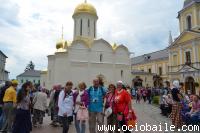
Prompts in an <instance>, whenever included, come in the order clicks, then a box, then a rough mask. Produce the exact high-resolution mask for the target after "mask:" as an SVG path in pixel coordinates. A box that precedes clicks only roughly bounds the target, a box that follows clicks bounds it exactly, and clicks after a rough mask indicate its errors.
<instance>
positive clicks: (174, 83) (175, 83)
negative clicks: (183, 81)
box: [172, 80, 179, 88]
mask: <svg viewBox="0 0 200 133" xmlns="http://www.w3.org/2000/svg"><path fill="white" fill-rule="evenodd" d="M172 85H173V87H175V88H179V81H178V80H174V81H173V83H172Z"/></svg>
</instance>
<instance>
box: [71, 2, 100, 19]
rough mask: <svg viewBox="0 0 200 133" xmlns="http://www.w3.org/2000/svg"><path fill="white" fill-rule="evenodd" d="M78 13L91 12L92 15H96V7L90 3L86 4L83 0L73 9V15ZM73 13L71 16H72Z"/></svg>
mask: <svg viewBox="0 0 200 133" xmlns="http://www.w3.org/2000/svg"><path fill="white" fill-rule="evenodd" d="M79 13H89V14H92V15H95V16H97V11H96V9H95V8H94V6H93V5H91V4H88V3H87V2H84V3H82V4H79V5H78V6H77V7H76V8H75V10H74V15H77V14H79ZM74 15H73V16H74Z"/></svg>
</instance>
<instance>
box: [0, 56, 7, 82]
mask: <svg viewBox="0 0 200 133" xmlns="http://www.w3.org/2000/svg"><path fill="white" fill-rule="evenodd" d="M5 63H6V58H5V56H4V55H2V54H1V53H0V83H1V82H4V81H6V80H8V73H6V72H5Z"/></svg>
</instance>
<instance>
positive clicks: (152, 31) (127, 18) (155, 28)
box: [0, 0, 184, 78]
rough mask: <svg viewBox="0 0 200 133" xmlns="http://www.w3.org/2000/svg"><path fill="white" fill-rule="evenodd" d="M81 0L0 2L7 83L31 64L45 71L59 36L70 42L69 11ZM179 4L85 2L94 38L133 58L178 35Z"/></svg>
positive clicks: (173, 0) (172, 0) (179, 0)
mask: <svg viewBox="0 0 200 133" xmlns="http://www.w3.org/2000/svg"><path fill="white" fill-rule="evenodd" d="M83 1H84V0H0V3H1V4H0V50H2V51H3V52H4V53H5V54H6V55H7V56H8V59H7V64H6V69H7V70H8V71H10V72H11V73H10V78H15V77H16V75H18V74H20V73H22V72H23V71H24V68H25V66H26V64H27V63H28V62H29V61H30V60H32V61H33V62H34V63H35V65H36V69H40V70H41V69H45V68H46V67H47V55H49V54H53V53H54V52H55V50H56V49H55V45H56V41H57V40H58V39H59V38H60V37H61V27H62V24H63V26H64V38H65V39H66V40H72V37H73V19H72V14H73V11H74V9H75V7H76V6H77V5H78V4H79V3H82V2H83ZM183 1H184V0H88V3H91V4H92V5H94V6H95V7H96V9H97V13H98V16H99V20H98V25H97V32H98V38H104V39H105V40H107V41H108V42H110V43H114V42H116V43H118V44H124V45H125V46H127V47H128V48H129V50H130V51H131V52H134V53H135V55H136V56H138V55H142V54H145V53H149V52H152V51H156V50H160V49H164V48H165V47H167V45H168V38H169V31H170V30H171V31H172V35H173V37H174V38H175V37H177V36H178V35H179V26H178V19H177V18H176V17H177V12H178V11H179V10H181V8H182V7H183Z"/></svg>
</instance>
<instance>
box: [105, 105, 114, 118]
mask: <svg viewBox="0 0 200 133" xmlns="http://www.w3.org/2000/svg"><path fill="white" fill-rule="evenodd" d="M112 113H113V111H112V108H111V107H108V108H107V109H106V110H105V116H106V117H109V116H110V115H111V114H112Z"/></svg>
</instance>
